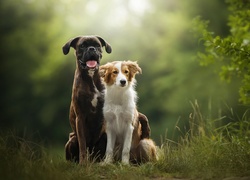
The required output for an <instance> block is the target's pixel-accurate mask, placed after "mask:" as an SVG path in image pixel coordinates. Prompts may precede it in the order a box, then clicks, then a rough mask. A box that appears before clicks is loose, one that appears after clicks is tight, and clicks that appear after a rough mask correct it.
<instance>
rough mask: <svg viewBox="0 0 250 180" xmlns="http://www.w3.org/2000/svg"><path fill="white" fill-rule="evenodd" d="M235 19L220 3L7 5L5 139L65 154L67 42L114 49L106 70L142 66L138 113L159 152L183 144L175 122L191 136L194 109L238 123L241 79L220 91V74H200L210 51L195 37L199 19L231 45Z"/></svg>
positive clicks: (210, 70)
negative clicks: (99, 42)
mask: <svg viewBox="0 0 250 180" xmlns="http://www.w3.org/2000/svg"><path fill="white" fill-rule="evenodd" d="M246 3H248V2H246ZM229 13H230V12H229V11H228V6H227V4H226V3H225V2H224V1H217V0H207V1H200V0H189V1H185V2H184V1H180V0H167V1H166V0H145V1H143V0H136V1H134V0H130V1H127V0H109V1H108V2H106V1H100V0H99V1H98V0H92V1H87V0H69V1H67V0H45V1H39V0H19V1H17V0H3V1H1V2H0V16H1V21H0V27H1V28H0V33H1V41H0V44H1V51H0V58H1V61H0V63H1V64H0V68H1V70H0V77H1V93H0V99H1V105H0V106H1V109H0V110H1V120H0V131H2V132H5V131H6V130H9V129H12V130H13V129H14V131H16V132H17V134H21V135H22V136H29V137H32V138H34V139H36V138H38V139H39V140H42V141H44V142H45V143H46V144H53V146H55V145H59V146H60V147H61V149H62V150H63V146H64V143H65V142H66V141H67V138H68V133H69V132H70V131H71V129H70V126H69V122H68V109H69V103H70V98H71V87H72V82H73V74H74V69H75V58H74V55H73V51H71V52H70V53H69V55H68V56H64V55H63V53H62V50H61V48H62V46H63V45H64V43H66V42H67V41H68V40H69V39H70V38H72V37H75V36H78V35H89V34H98V35H100V36H102V37H103V38H104V39H106V40H107V41H108V42H109V43H110V44H111V45H112V48H113V52H112V54H107V53H104V55H103V60H102V64H104V63H105V62H108V61H113V60H127V59H130V60H137V61H138V63H139V64H140V66H141V68H142V71H143V74H142V75H138V76H137V80H138V85H137V91H138V95H139V101H138V108H139V110H140V111H141V112H143V113H144V114H146V115H147V116H148V118H149V120H150V124H151V130H152V137H153V139H154V140H155V141H156V142H157V144H158V145H160V144H161V139H162V137H165V136H167V137H168V138H170V139H176V138H178V137H179V134H178V133H176V131H174V129H175V128H176V123H177V122H178V128H180V129H181V130H184V131H185V129H189V125H190V124H189V114H190V113H191V112H192V104H191V103H190V101H194V100H195V99H197V100H198V102H199V104H200V110H201V112H202V114H203V116H204V118H205V119H220V121H219V122H218V123H222V124H224V123H228V122H230V121H237V120H238V119H241V117H243V115H244V112H245V111H246V109H247V108H248V107H247V106H246V105H243V104H242V103H241V102H239V93H238V91H239V87H241V83H242V82H241V80H242V78H241V77H233V78H231V82H230V83H227V82H226V81H221V80H220V78H219V73H220V72H221V69H220V68H221V64H218V63H213V64H210V66H207V67H203V66H200V65H199V62H198V61H197V60H196V58H195V57H197V56H196V54H197V51H203V50H204V48H203V46H202V43H201V42H200V41H199V39H198V38H197V37H195V36H193V35H194V32H193V28H194V24H193V23H192V20H193V19H194V18H195V17H196V16H198V15H199V16H200V17H201V19H204V20H209V21H210V23H209V26H208V27H207V31H213V32H214V33H215V34H217V35H218V36H220V37H221V38H223V37H227V36H229V35H230V26H228V17H229ZM248 64H249V63H248ZM232 111H233V115H232ZM222 117H223V118H222ZM174 132H175V133H174Z"/></svg>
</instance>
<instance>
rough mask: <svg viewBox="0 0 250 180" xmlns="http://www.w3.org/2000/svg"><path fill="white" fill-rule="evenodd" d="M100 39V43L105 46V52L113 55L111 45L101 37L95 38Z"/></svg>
mask: <svg viewBox="0 0 250 180" xmlns="http://www.w3.org/2000/svg"><path fill="white" fill-rule="evenodd" d="M95 37H97V38H98V39H99V41H100V42H101V43H102V46H105V50H106V52H107V53H111V52H112V48H111V46H110V45H109V43H107V42H106V41H105V40H104V39H103V38H101V37H100V36H95Z"/></svg>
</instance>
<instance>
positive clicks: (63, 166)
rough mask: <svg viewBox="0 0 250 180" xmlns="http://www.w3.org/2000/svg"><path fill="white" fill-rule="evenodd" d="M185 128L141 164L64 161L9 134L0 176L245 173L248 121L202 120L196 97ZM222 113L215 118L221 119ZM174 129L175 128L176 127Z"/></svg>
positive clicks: (2, 140)
mask: <svg viewBox="0 0 250 180" xmlns="http://www.w3.org/2000/svg"><path fill="white" fill-rule="evenodd" d="M191 105H192V107H193V113H192V114H191V115H190V117H189V126H190V128H189V130H188V131H187V132H186V133H184V134H182V137H181V138H180V140H179V141H178V142H173V141H171V140H169V139H167V138H166V139H165V140H164V142H163V144H162V146H161V147H159V150H158V155H159V160H158V161H157V162H152V163H146V164H143V165H140V166H125V165H122V164H120V163H116V164H112V165H106V166H101V165H100V164H98V163H93V162H87V163H86V164H84V165H81V166H80V165H77V164H75V163H71V162H67V161H66V160H65V159H64V157H62V156H61V155H57V156H56V155H52V154H50V153H49V151H48V149H45V148H44V147H43V146H42V145H40V144H36V143H33V142H31V141H28V140H25V139H22V138H19V137H17V136H15V135H13V134H8V135H2V136H0V178H1V179H4V180H8V179H20V180H22V179H25V180H28V179H38V180H39V179H46V180H49V179H53V180H56V179H60V180H62V179H69V180H71V179H72V180H73V179H74V180H77V179H171V178H179V179H223V178H227V177H238V178H239V177H248V178H250V139H249V138H250V122H249V118H248V117H247V113H246V114H244V115H243V117H242V118H241V119H240V120H237V121H235V122H231V123H229V124H226V125H224V126H220V127H217V128H216V126H215V125H214V124H216V121H211V120H210V121H207V120H205V119H204V118H203V117H202V114H201V113H200V109H199V105H198V103H197V102H195V103H191ZM221 119H223V118H220V119H219V120H221ZM176 128H177V130H178V129H180V128H179V127H178V126H176Z"/></svg>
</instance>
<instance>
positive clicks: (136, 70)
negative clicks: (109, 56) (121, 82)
mask: <svg viewBox="0 0 250 180" xmlns="http://www.w3.org/2000/svg"><path fill="white" fill-rule="evenodd" d="M126 63H128V66H129V67H130V68H131V70H132V72H133V73H134V74H137V73H139V74H142V70H141V68H140V67H139V65H138V64H137V61H135V62H133V61H130V60H128V61H126Z"/></svg>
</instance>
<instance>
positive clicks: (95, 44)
mask: <svg viewBox="0 0 250 180" xmlns="http://www.w3.org/2000/svg"><path fill="white" fill-rule="evenodd" d="M103 46H104V47H105V50H106V52H107V53H111V51H112V48H111V46H110V45H109V44H108V43H107V42H106V41H105V40H104V39H103V38H101V37H99V36H78V37H75V38H72V39H70V40H69V41H68V42H67V43H66V44H65V45H64V46H63V48H62V50H63V53H64V54H65V55H67V54H68V53H69V51H70V47H72V48H74V49H75V55H76V58H77V64H78V67H80V68H81V69H92V70H96V69H98V68H99V64H100V60H101V58H102V47H103Z"/></svg>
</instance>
